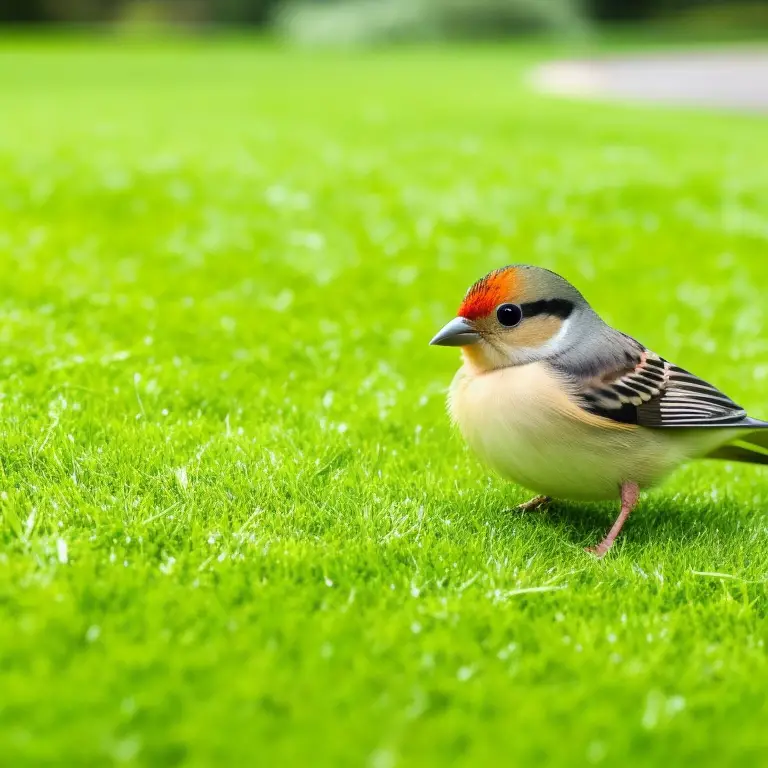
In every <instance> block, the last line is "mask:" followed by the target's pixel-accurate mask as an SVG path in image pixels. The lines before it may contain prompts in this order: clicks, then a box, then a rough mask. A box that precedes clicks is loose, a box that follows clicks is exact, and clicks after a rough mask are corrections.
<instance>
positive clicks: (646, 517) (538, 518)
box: [499, 494, 754, 546]
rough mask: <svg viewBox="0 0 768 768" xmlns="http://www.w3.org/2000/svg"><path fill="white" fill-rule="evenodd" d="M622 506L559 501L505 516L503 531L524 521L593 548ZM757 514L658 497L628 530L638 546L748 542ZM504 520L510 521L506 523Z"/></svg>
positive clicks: (647, 501) (643, 506)
mask: <svg viewBox="0 0 768 768" xmlns="http://www.w3.org/2000/svg"><path fill="white" fill-rule="evenodd" d="M620 508H621V507H620V502H619V500H618V499H617V500H616V502H615V503H611V502H600V503H588V502H572V501H560V500H555V501H553V502H552V503H551V504H550V505H549V506H548V507H547V508H546V509H543V510H534V511H530V512H525V511H519V510H517V509H514V508H512V509H509V508H508V509H506V510H499V524H500V525H499V529H500V530H501V531H502V532H505V529H507V526H508V525H510V526H511V525H512V524H513V521H514V520H515V519H516V518H518V517H519V516H524V517H527V518H529V519H530V520H532V521H535V522H536V523H537V524H539V525H541V526H552V527H553V528H557V529H559V530H560V531H562V534H563V535H564V536H565V537H567V539H568V541H569V542H570V543H572V544H574V545H578V546H588V545H590V544H594V543H596V542H597V541H600V539H602V537H603V536H605V535H606V533H607V532H608V530H609V529H610V527H611V526H612V525H613V522H614V520H615V519H616V517H617V516H618V514H619V511H620ZM752 512H754V510H747V509H745V508H744V505H743V504H738V503H734V502H732V501H729V502H725V503H722V504H719V505H715V504H711V503H709V504H707V503H704V504H696V503H694V502H692V501H681V500H680V499H677V498H675V496H674V494H672V495H669V496H665V495H664V494H654V495H653V496H651V497H649V498H643V499H642V500H641V502H640V504H639V505H638V507H637V509H636V510H635V511H634V512H633V513H632V515H631V516H630V518H629V520H628V521H627V522H626V524H625V525H624V528H623V529H622V533H621V535H622V536H629V537H631V540H632V542H633V543H635V544H668V543H679V542H682V541H685V540H690V539H691V537H698V536H700V535H702V534H703V535H705V536H708V535H710V534H715V533H717V534H718V535H719V536H721V537H725V538H728V539H731V538H738V537H739V536H743V528H744V523H745V518H751V517H752V516H753V514H752ZM502 518H507V519H506V520H505V519H502Z"/></svg>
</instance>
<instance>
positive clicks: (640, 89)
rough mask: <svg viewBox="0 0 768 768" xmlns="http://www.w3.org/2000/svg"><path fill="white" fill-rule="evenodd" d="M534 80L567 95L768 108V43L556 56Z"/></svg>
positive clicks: (757, 109)
mask: <svg viewBox="0 0 768 768" xmlns="http://www.w3.org/2000/svg"><path fill="white" fill-rule="evenodd" d="M532 82H533V85H534V86H535V87H536V88H537V89H539V90H541V91H544V92H546V93H554V94H559V95H563V96H574V97H582V98H611V99H621V100H624V99H627V100H637V101H648V102H655V103H668V104H677V105H689V106H699V107H715V108H721V109H731V110H738V111H749V112H768V47H749V48H738V49H734V48H731V49H728V50H718V51H690V52H686V53H658V54H647V55H637V56H627V57H621V58H610V59H601V60H597V59H593V60H581V61H576V60H574V61H553V62H550V63H548V64H543V65H541V66H540V67H537V68H536V69H535V70H534V71H533V74H532Z"/></svg>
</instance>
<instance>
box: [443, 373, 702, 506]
mask: <svg viewBox="0 0 768 768" xmlns="http://www.w3.org/2000/svg"><path fill="white" fill-rule="evenodd" d="M449 410H450V412H451V415H452V417H453V419H454V420H455V422H456V423H457V425H458V427H459V429H460V430H461V433H462V435H463V436H464V438H465V440H466V441H467V443H468V444H469V445H470V447H471V448H472V449H473V450H474V451H476V452H477V454H478V455H479V456H480V457H481V458H482V459H483V460H484V461H486V462H487V463H488V464H490V466H491V467H493V468H494V469H495V470H496V471H497V472H499V473H500V474H501V475H503V476H504V477H507V478H509V479H511V480H514V481H515V482H517V483H519V484H520V485H523V486H525V487H527V488H530V489H531V490H534V491H537V492H539V493H544V494H546V495H548V496H555V497H559V498H571V499H582V500H599V499H611V498H617V496H618V492H619V487H620V485H621V483H622V482H626V481H630V480H631V481H634V482H637V483H639V484H640V485H641V487H647V486H650V485H653V484H654V483H656V482H658V481H659V480H661V479H662V478H663V477H664V476H665V475H666V474H668V473H669V472H670V471H672V470H673V469H674V468H675V467H677V466H678V465H679V464H680V463H682V462H683V461H685V460H686V459H688V458H691V456H692V455H695V454H696V453H698V451H697V450H696V446H695V445H694V443H693V442H692V439H688V438H684V437H683V436H682V435H681V434H678V435H676V436H674V437H673V436H671V435H670V434H669V430H647V429H644V428H642V427H637V426H635V425H627V424H620V423H617V422H614V421H611V420H610V419H605V418H602V417H599V416H593V415H591V414H588V413H586V412H585V411H583V410H582V409H581V408H580V407H579V406H577V405H576V403H575V401H574V400H573V399H572V397H571V396H570V395H569V392H568V386H567V384H566V382H565V381H563V380H561V379H559V378H557V375H556V374H555V373H553V372H552V370H551V369H550V368H549V367H548V366H547V365H546V364H544V363H532V364H530V365H521V366H512V367H509V368H503V369H500V370H496V371H490V372H487V373H474V372H473V370H472V369H471V368H467V367H464V368H462V369H461V370H460V371H459V372H458V374H457V375H456V377H455V379H454V381H453V384H452V386H451V391H450V395H449Z"/></svg>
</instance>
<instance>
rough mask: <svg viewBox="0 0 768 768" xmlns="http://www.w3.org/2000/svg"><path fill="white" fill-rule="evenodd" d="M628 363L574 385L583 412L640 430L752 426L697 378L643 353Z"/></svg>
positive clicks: (727, 399) (729, 402)
mask: <svg viewBox="0 0 768 768" xmlns="http://www.w3.org/2000/svg"><path fill="white" fill-rule="evenodd" d="M629 358H630V356H629V355H628V359H627V363H626V365H623V366H622V367H621V368H620V369H618V370H609V371H607V372H606V373H604V374H603V375H599V376H593V377H590V378H589V379H582V380H581V381H579V382H577V390H578V391H577V396H578V397H579V398H580V400H581V405H582V407H583V408H584V409H585V410H587V411H589V412H590V413H594V414H597V415H599V416H604V417H606V418H609V419H613V420H614V421H619V422H624V423H627V424H639V425H641V426H644V427H656V428H668V427H726V426H728V427H733V426H739V427H740V426H744V427H747V426H751V424H752V420H751V419H749V418H748V417H747V414H746V411H745V410H744V409H743V408H741V407H740V406H738V405H737V404H736V403H734V402H733V400H731V398H730V397H728V396H727V395H725V394H723V393H722V392H721V391H720V390H719V389H717V388H716V387H714V386H712V385H711V384H708V383H707V382H706V381H704V380H703V379H700V378H698V376H694V375H693V374H692V373H689V372H688V371H686V370H684V369H682V368H680V367H678V366H676V365H673V364H672V363H670V362H668V361H666V360H664V359H663V358H661V357H659V356H658V355H657V354H655V353H654V352H651V351H650V350H649V349H644V348H642V347H638V348H637V349H636V351H635V352H633V355H632V359H629ZM752 428H754V426H753V427H752Z"/></svg>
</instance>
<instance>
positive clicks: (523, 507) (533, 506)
mask: <svg viewBox="0 0 768 768" xmlns="http://www.w3.org/2000/svg"><path fill="white" fill-rule="evenodd" d="M551 501H552V498H551V497H550V496H536V497H534V498H533V499H531V500H530V501H526V502H525V503H524V504H519V505H518V506H517V507H516V509H517V510H518V512H535V511H536V510H539V509H546V508H547V507H548V506H549V504H550V502H551Z"/></svg>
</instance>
